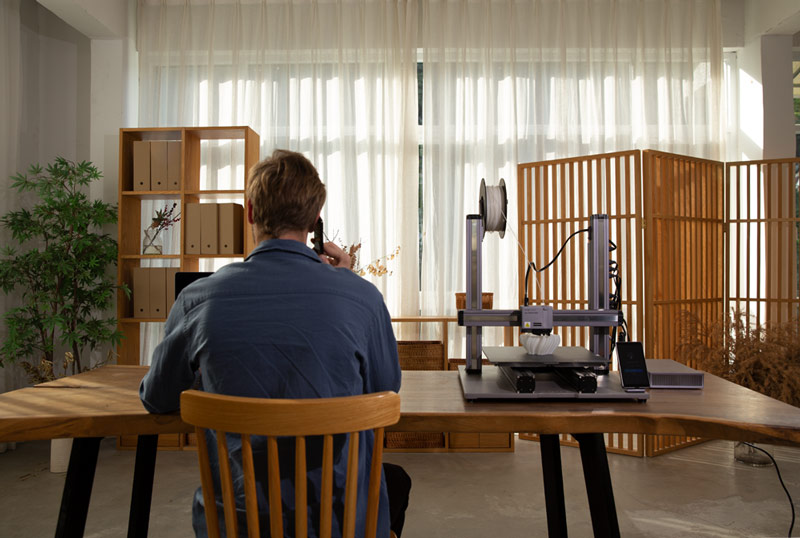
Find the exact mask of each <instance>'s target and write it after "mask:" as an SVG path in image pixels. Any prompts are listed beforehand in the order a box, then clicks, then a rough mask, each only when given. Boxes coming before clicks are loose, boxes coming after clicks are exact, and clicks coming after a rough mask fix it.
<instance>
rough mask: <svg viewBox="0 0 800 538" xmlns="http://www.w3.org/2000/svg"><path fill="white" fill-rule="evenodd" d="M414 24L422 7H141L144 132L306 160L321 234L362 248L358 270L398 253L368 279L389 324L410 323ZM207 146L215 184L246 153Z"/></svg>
mask: <svg viewBox="0 0 800 538" xmlns="http://www.w3.org/2000/svg"><path fill="white" fill-rule="evenodd" d="M416 21H417V3H416V1H403V2H386V1H384V0H304V1H272V0H263V1H260V0H240V1H236V0H233V1H232V0H225V1H219V2H216V1H214V0H202V1H193V0H187V1H184V2H163V1H161V0H157V1H156V0H152V1H151V0H140V3H139V21H138V47H139V53H140V54H139V59H140V97H139V111H140V117H139V124H140V126H142V127H149V126H184V125H188V126H204V125H248V126H250V127H252V128H253V129H255V131H256V132H258V133H259V135H260V136H261V155H262V157H266V156H267V155H269V154H270V153H272V151H273V150H274V149H276V148H286V149H291V150H295V151H299V152H302V153H303V154H305V155H306V156H307V157H309V158H310V159H311V161H312V162H313V163H314V164H315V165H316V167H317V169H318V170H319V172H320V175H321V177H322V179H323V181H324V182H325V184H326V186H327V191H328V201H327V203H326V205H325V208H324V209H323V215H322V217H323V219H324V221H325V225H326V234H327V235H328V237H329V238H331V239H332V240H335V241H336V242H338V243H339V244H345V245H351V244H356V243H361V251H360V259H361V262H362V264H364V265H365V264H367V263H369V262H370V261H372V260H374V259H376V258H378V257H380V256H382V255H385V254H391V253H392V252H394V251H395V250H396V248H397V247H400V254H399V256H397V257H396V258H395V259H393V260H392V261H391V262H390V264H389V267H388V268H389V270H390V271H391V272H392V274H391V275H387V276H383V277H380V278H374V279H373V282H374V283H375V284H376V285H377V286H378V288H379V289H380V290H381V291H382V292H383V294H384V297H385V299H386V303H387V305H388V307H389V310H390V311H391V313H392V314H393V315H416V314H417V313H418V311H419V310H418V308H419V306H418V301H419V294H418V290H419V265H418V233H419V232H418V224H417V222H418V220H417V218H416V215H417V210H418V209H417V207H418V206H417V199H418V192H417V191H418V175H419V170H418V158H417V154H418V149H417V148H418V141H417V126H416V123H417V122H416V119H417V93H416V88H417V80H416V48H415V44H414V39H413V37H409V35H407V34H408V33H409V32H411V33H412V35H413V32H414V31H415V27H416ZM208 149H209V151H208V152H207V154H208V155H207V156H204V160H203V162H204V164H205V166H206V169H207V170H208V174H209V177H208V178H206V179H205V180H206V181H208V185H209V187H214V186H216V185H217V183H215V182H217V181H218V179H219V178H218V177H215V175H214V174H215V173H214V170H216V169H217V167H216V166H215V164H214V159H218V160H219V162H225V161H226V160H227V161H231V160H233V161H236V159H237V158H238V157H237V155H239V154H241V147H240V146H237V145H236V144H228V145H227V146H225V145H219V144H209V146H208ZM239 160H241V159H239ZM222 188H225V187H222ZM408 215H412V217H413V218H407V216H408ZM156 339H157V336H156ZM146 355H147V354H146Z"/></svg>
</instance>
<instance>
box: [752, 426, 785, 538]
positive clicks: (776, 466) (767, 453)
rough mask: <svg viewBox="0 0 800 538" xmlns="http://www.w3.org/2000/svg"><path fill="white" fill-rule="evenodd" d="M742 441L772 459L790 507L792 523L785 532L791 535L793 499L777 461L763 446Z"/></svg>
mask: <svg viewBox="0 0 800 538" xmlns="http://www.w3.org/2000/svg"><path fill="white" fill-rule="evenodd" d="M742 443H743V444H745V445H747V446H749V447H750V448H755V449H756V450H760V451H761V452H763V453H764V454H766V455H767V457H768V458H769V459H770V460H772V465H774V466H775V472H776V473H778V480H780V482H781V486H782V487H783V491H785V492H786V496H787V497H788V498H789V506H790V507H791V508H792V523H791V524H790V525H789V534H787V536H789V537H791V536H792V529H793V528H794V501H792V496H791V495H789V490H788V489H786V484H784V483H783V477H781V470H780V469H778V462H777V461H775V458H773V457H772V454H770V453H769V452H767V451H766V450H764V449H763V448H761V447H758V446H756V445H754V444H753V443H748V442H745V441H742Z"/></svg>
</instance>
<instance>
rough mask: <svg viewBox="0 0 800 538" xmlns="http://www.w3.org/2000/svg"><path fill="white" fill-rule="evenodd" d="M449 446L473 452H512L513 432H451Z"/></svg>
mask: <svg viewBox="0 0 800 538" xmlns="http://www.w3.org/2000/svg"><path fill="white" fill-rule="evenodd" d="M448 446H449V448H450V449H451V450H454V451H456V450H463V451H473V452H484V451H485V452H495V451H497V452H512V451H513V450H514V434H513V433H451V434H449V445H448Z"/></svg>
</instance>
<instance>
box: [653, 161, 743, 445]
mask: <svg viewBox="0 0 800 538" xmlns="http://www.w3.org/2000/svg"><path fill="white" fill-rule="evenodd" d="M642 166H643V169H644V170H643V178H644V204H645V211H644V212H645V244H646V245H647V248H646V249H645V278H646V279H647V286H646V290H647V291H646V294H645V297H646V298H645V317H646V319H647V329H646V331H645V333H646V334H645V349H646V352H645V354H646V355H647V357H650V358H659V359H676V360H678V361H680V362H683V363H685V364H687V365H688V366H695V364H694V363H693V360H692V358H691V357H681V356H679V354H678V353H677V350H676V347H677V345H678V344H679V335H678V323H679V316H680V313H681V311H684V310H686V311H689V312H691V313H692V314H694V315H695V316H697V317H698V318H699V319H700V320H702V321H703V322H706V323H709V322H712V321H715V320H718V319H719V318H720V316H722V315H723V313H724V311H725V294H724V289H725V279H726V275H727V265H726V263H725V250H726V249H725V236H724V233H725V203H724V202H725V197H724V193H725V177H724V168H723V164H722V163H721V162H717V161H708V160H704V159H695V158H692V157H686V156H684V155H674V154H670V153H663V152H659V151H644V152H643V155H642ZM701 441H702V439H700V438H698V437H684V436H663V435H648V436H647V444H646V447H645V452H646V454H647V456H656V455H659V454H664V453H666V452H670V451H672V450H676V449H678V448H682V447H685V446H689V445H693V444H696V443H699V442H701Z"/></svg>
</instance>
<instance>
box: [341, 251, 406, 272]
mask: <svg viewBox="0 0 800 538" xmlns="http://www.w3.org/2000/svg"><path fill="white" fill-rule="evenodd" d="M341 247H342V250H344V251H345V252H347V254H348V255H349V256H350V270H351V271H353V272H354V273H356V274H358V275H360V276H366V275H371V276H377V277H380V276H384V275H387V276H390V275H391V274H392V271H390V270H389V267H388V264H389V262H390V261H392V260H394V259H395V258H396V257H397V256H399V255H400V247H399V246H398V247H397V248H395V249H394V251H393V252H392V253H391V254H386V255H383V256H380V257H379V258H376V259H375V260H373V261H371V262H370V263H368V264H367V265H365V266H363V267H362V266H361V265H360V263H359V256H358V253H359V251H360V250H361V243H356V244H353V245H349V246H346V245H342V246H341Z"/></svg>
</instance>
